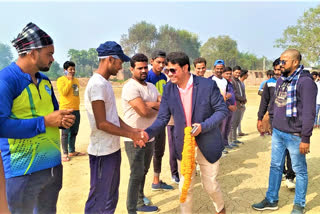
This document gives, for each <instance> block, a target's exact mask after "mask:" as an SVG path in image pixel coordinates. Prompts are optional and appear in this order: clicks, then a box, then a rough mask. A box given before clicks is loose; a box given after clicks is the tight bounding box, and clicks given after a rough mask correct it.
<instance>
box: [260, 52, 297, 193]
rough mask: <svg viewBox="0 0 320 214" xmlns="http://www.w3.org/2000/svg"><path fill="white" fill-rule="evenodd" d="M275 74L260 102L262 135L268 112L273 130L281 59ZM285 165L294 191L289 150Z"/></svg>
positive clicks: (275, 66)
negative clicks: (275, 93)
mask: <svg viewBox="0 0 320 214" xmlns="http://www.w3.org/2000/svg"><path fill="white" fill-rule="evenodd" d="M273 72H274V75H273V77H271V78H270V79H269V80H267V82H266V84H265V85H264V88H263V92H262V94H261V101H260V106H259V112H258V123H257V129H258V131H259V132H260V133H261V132H262V119H263V117H264V115H265V113H266V112H267V111H268V113H269V123H270V125H271V130H272V121H273V107H274V100H275V96H274V91H275V88H276V83H277V79H278V78H279V77H280V76H281V69H280V57H279V58H278V59H276V60H275V61H274V62H273ZM285 165H286V166H285ZM285 165H284V167H283V174H284V175H285V179H286V186H287V187H288V188H289V189H294V188H295V186H296V185H295V183H294V178H295V173H294V171H293V169H292V164H291V158H290V154H289V151H288V150H287V149H286V164H285Z"/></svg>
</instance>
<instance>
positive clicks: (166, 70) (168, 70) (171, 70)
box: [164, 68, 177, 74]
mask: <svg viewBox="0 0 320 214" xmlns="http://www.w3.org/2000/svg"><path fill="white" fill-rule="evenodd" d="M169 72H171V73H172V74H175V73H176V72H177V70H176V69H174V68H170V69H167V68H166V69H164V73H166V74H169Z"/></svg>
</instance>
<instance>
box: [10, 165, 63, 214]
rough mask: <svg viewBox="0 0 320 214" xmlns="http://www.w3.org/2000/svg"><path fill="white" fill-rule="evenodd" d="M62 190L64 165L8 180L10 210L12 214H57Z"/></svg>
mask: <svg viewBox="0 0 320 214" xmlns="http://www.w3.org/2000/svg"><path fill="white" fill-rule="evenodd" d="M61 188H62V165H58V166H56V167H53V168H50V169H45V170H41V171H38V172H34V173H32V174H29V175H23V176H18V177H13V178H8V179H6V190H7V198H8V206H9V210H10V212H11V213H12V214H16V213H17V214H18V213H23V214H28V213H44V214H47V213H56V205H57V200H58V196H59V192H60V189H61Z"/></svg>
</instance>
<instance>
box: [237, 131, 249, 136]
mask: <svg viewBox="0 0 320 214" xmlns="http://www.w3.org/2000/svg"><path fill="white" fill-rule="evenodd" d="M246 135H248V134H247V133H243V132H240V133H239V134H238V136H240V137H242V136H246Z"/></svg>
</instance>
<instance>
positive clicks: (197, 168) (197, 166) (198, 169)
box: [196, 163, 200, 171]
mask: <svg viewBox="0 0 320 214" xmlns="http://www.w3.org/2000/svg"><path fill="white" fill-rule="evenodd" d="M196 170H197V171H200V165H199V164H198V163H197V164H196Z"/></svg>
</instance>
